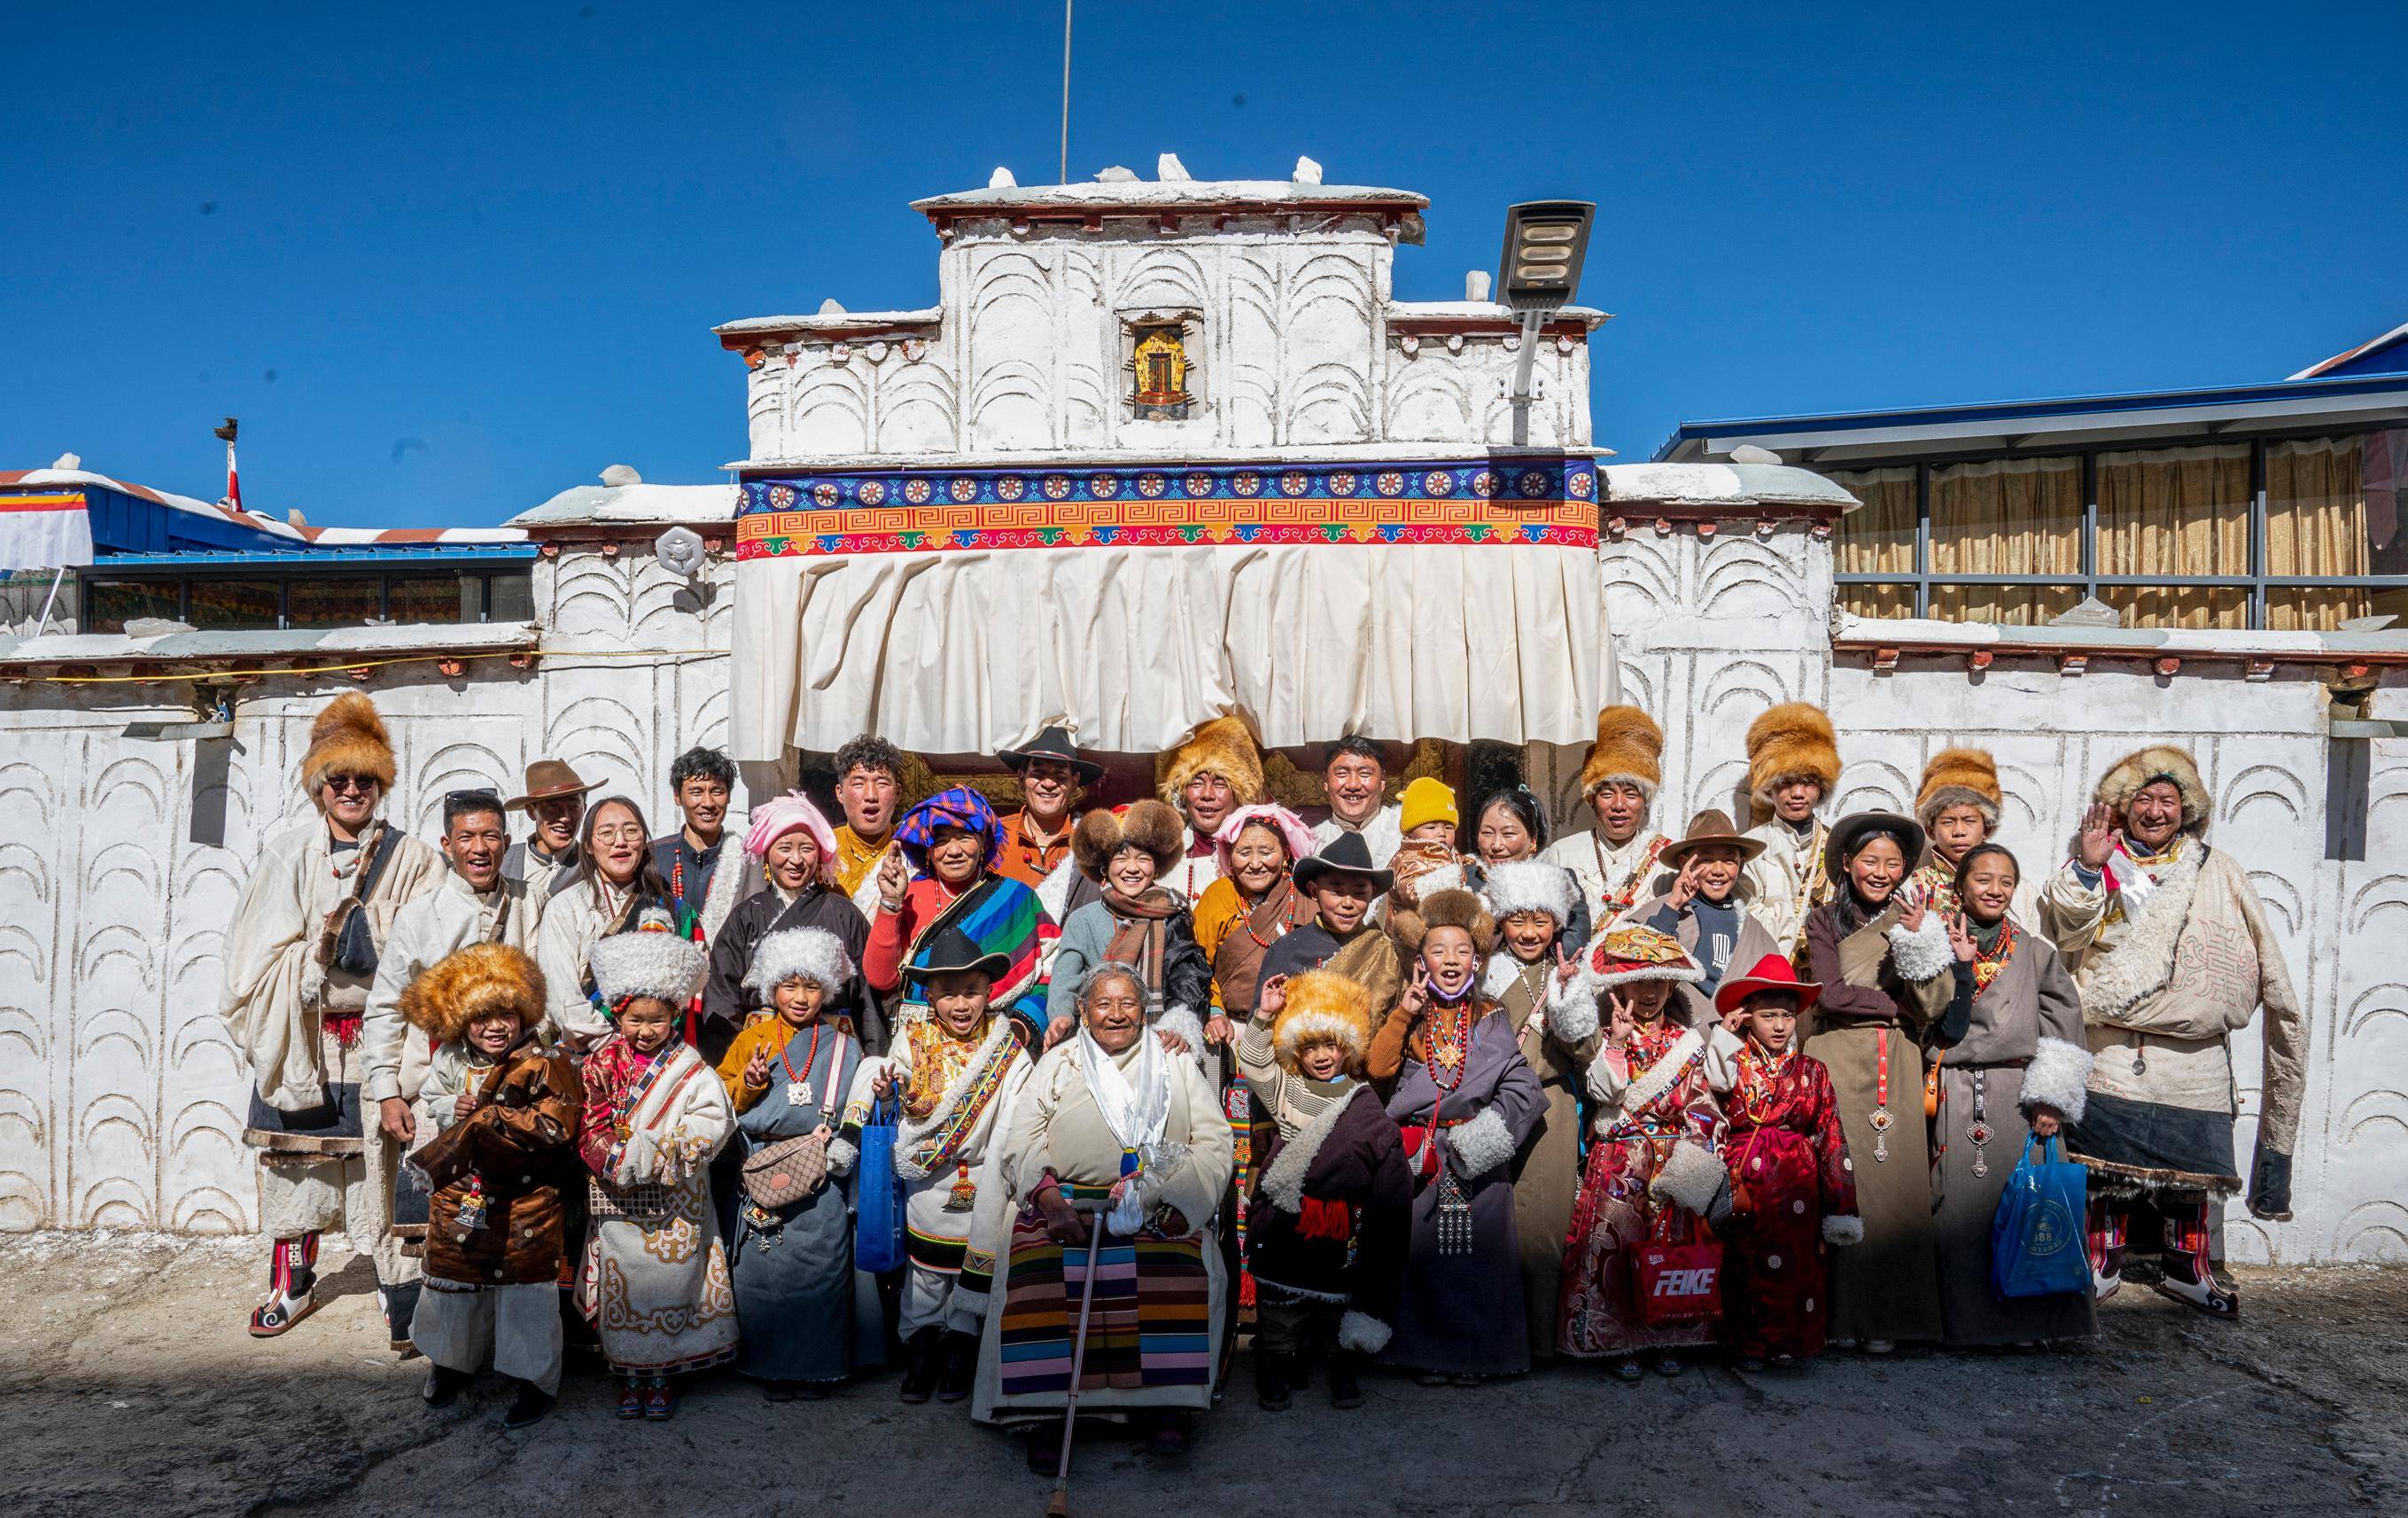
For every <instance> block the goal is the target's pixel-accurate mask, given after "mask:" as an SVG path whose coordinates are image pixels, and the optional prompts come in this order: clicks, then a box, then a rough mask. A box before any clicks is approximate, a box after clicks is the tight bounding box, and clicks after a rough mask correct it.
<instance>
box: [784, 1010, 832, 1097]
mask: <svg viewBox="0 0 2408 1518" xmlns="http://www.w3.org/2000/svg"><path fill="white" fill-rule="evenodd" d="M822 1025H823V1024H821V1023H820V1022H819V1021H818V1020H817V1019H813V1020H812V1023H811V1043H810V1049H809V1050H807V1051H805V1053H804V1054H803V1067H802V1068H801V1069H800V1070H796V1068H795V1040H794V1038H793V1036H792V1035H789V1036H788V1037H787V1038H786V1043H785V1047H784V1048H782V1049H781V1050H779V1051H778V1063H779V1064H780V1065H782V1066H784V1067H785V1070H786V1105H787V1106H789V1107H809V1106H810V1104H811V1081H810V1074H811V1068H812V1067H814V1066H816V1065H817V1064H818V1063H819V1061H820V1028H821V1027H822Z"/></svg>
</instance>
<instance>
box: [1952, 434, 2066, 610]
mask: <svg viewBox="0 0 2408 1518" xmlns="http://www.w3.org/2000/svg"><path fill="white" fill-rule="evenodd" d="M2081 572H2082V461H2081V460H2080V459H2079V458H2048V459H1998V460H1994V461H1992V462H1990V463H1986V464H1952V465H1945V466H1943V467H1941V468H1935V469H1933V470H1932V471H1931V574H1932V577H1933V579H1934V580H1939V579H1942V578H1943V577H1945V576H1948V575H2063V576H2065V577H2066V578H2067V579H2069V580H2071V579H2073V578H2074V577H2075V576H2078V575H2079V574H2081ZM2081 598H2082V593H2081V591H2080V590H2079V589H2077V588H2075V587H2073V586H2071V585H2065V586H2040V585H1940V584H1935V585H1933V586H1932V588H1931V614H1932V615H1933V616H1935V617H1944V618H1946V619H1947V620H1948V621H1950V622H1997V623H2021V624H2030V623H2043V622H2046V621H2048V619H2049V618H2051V617H2054V616H2056V615H2057V613H2058V612H2060V611H2064V610H2066V609H2068V608H2070V607H2071V606H2072V605H2073V604H2074V603H2075V602H2076V601H2079V600H2080V599H2081Z"/></svg>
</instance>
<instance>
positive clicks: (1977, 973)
mask: <svg viewBox="0 0 2408 1518" xmlns="http://www.w3.org/2000/svg"><path fill="white" fill-rule="evenodd" d="M1974 942H1975V945H1976V948H1975V952H1974V957H1973V995H1977V996H1978V995H1981V994H1982V993H1983V992H1985V991H1987V990H1989V989H1990V982H1991V981H1995V980H1997V979H1998V978H1999V972H2000V970H2002V969H2005V968H2006V967H2007V961H2008V960H2009V959H2011V958H2013V957H2014V952H2015V924H2014V923H2013V922H2011V921H2009V920H2008V919H2006V918H2004V917H2001V918H2000V919H1999V938H1998V941H1997V942H1996V943H1993V944H1992V945H1990V947H1989V948H1987V949H1982V948H1980V947H1979V944H1980V938H1978V936H1977V937H1976V938H1975V940H1974Z"/></svg>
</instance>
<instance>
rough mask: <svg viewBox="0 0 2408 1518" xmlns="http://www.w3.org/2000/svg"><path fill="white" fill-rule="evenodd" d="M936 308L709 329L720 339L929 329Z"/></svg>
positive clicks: (752, 321)
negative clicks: (796, 333) (772, 334)
mask: <svg viewBox="0 0 2408 1518" xmlns="http://www.w3.org/2000/svg"><path fill="white" fill-rule="evenodd" d="M944 314H945V313H944V311H943V309H942V308H939V307H935V306H928V307H923V308H920V309H918V310H914V311H820V312H818V313H816V314H814V315H811V316H752V317H746V318H745V319H744V320H743V321H741V322H723V323H721V324H720V325H718V326H715V327H713V328H711V329H710V330H711V331H713V332H715V333H717V334H718V335H719V336H720V337H753V336H763V335H767V334H770V333H782V332H824V333H830V334H840V333H862V334H865V335H867V334H869V333H878V332H899V331H906V330H910V329H913V328H919V327H933V326H935V325H936V324H937V323H938V322H940V321H941V320H943V318H944Z"/></svg>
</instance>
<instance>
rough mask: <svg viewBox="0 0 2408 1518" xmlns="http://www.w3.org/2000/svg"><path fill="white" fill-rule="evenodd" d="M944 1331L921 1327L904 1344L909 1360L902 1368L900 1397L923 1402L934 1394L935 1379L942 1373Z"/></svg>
mask: <svg viewBox="0 0 2408 1518" xmlns="http://www.w3.org/2000/svg"><path fill="white" fill-rule="evenodd" d="M944 1341H945V1333H944V1330H943V1329H941V1328H923V1329H921V1330H920V1331H919V1332H918V1333H916V1334H913V1335H912V1336H911V1339H910V1342H909V1343H908V1344H906V1345H905V1346H904V1348H905V1349H907V1350H908V1351H909V1352H910V1356H911V1358H910V1362H909V1363H908V1364H907V1365H905V1366H904V1368H903V1390H902V1393H901V1396H902V1398H903V1400H904V1401H906V1402H913V1403H918V1402H925V1401H926V1400H928V1398H929V1397H930V1396H934V1395H935V1394H936V1390H937V1379H938V1377H939V1375H940V1374H941V1373H942V1372H941V1370H940V1364H941V1362H942V1360H943V1357H944Z"/></svg>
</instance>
